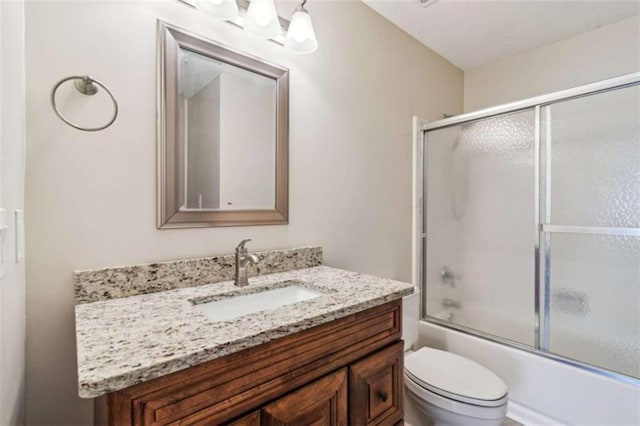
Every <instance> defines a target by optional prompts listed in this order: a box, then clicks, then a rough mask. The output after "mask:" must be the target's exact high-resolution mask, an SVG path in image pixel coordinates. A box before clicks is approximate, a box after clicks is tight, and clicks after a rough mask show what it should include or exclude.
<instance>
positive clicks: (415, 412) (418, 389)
mask: <svg viewBox="0 0 640 426" xmlns="http://www.w3.org/2000/svg"><path fill="white" fill-rule="evenodd" d="M418 297H419V296H418V295H417V294H413V295H411V296H408V297H407V298H405V300H404V301H403V321H404V324H403V337H404V339H405V357H404V383H405V388H404V420H405V425H407V426H430V425H434V426H440V425H461V426H500V425H501V424H502V422H503V420H504V418H505V417H506V415H507V404H508V393H507V387H506V385H505V384H504V382H503V381H502V380H501V379H500V378H499V377H498V376H496V375H495V374H494V373H493V372H492V371H490V370H489V369H487V368H485V367H483V366H482V365H480V364H478V363H476V362H474V361H471V360H469V359H467V358H464V357H462V356H460V355H456V354H454V353H451V352H446V351H441V350H438V349H433V348H428V347H423V348H421V349H419V350H417V351H415V352H413V351H412V350H410V347H411V345H412V344H413V343H415V342H416V341H417V324H413V322H415V323H417V322H418V319H417V315H418V313H417V307H415V308H416V312H415V315H414V313H413V310H414V306H413V305H414V304H416V300H417V298H418Z"/></svg>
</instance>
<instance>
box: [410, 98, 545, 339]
mask: <svg viewBox="0 0 640 426" xmlns="http://www.w3.org/2000/svg"><path fill="white" fill-rule="evenodd" d="M535 133H536V131H535V111H534V109H529V110H525V111H520V112H516V113H512V114H505V115H500V116H497V117H491V118H486V119H482V120H476V121H472V122H468V123H464V124H460V125H455V126H450V127H446V128H442V129H438V130H434V131H429V132H428V133H427V135H426V138H427V140H426V141H425V149H424V155H425V158H424V164H425V168H424V177H425V182H424V194H423V197H424V198H423V199H424V201H425V206H424V212H425V217H424V220H425V223H424V229H425V231H426V248H425V253H423V256H425V257H424V259H423V261H424V263H423V265H425V268H424V273H425V281H426V299H425V300H426V306H425V307H426V312H425V313H426V315H427V316H428V317H430V318H435V319H436V320H443V321H448V322H450V323H453V324H456V325H458V326H463V327H466V328H471V329H473V330H477V331H480V332H483V333H487V334H491V335H493V336H498V337H501V338H504V339H509V340H512V341H515V342H518V343H521V344H525V345H529V346H533V345H534V336H535V312H534V309H533V306H534V296H535V291H534V271H535V264H534V263H535V262H534V259H535V252H534V250H535V243H536V225H537V222H536V215H535V198H536V197H535V176H536V172H535V164H536V161H535V159H536V144H535Z"/></svg>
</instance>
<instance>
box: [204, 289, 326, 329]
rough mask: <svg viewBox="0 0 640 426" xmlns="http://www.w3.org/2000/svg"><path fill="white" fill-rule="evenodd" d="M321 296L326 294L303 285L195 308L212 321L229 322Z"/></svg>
mask: <svg viewBox="0 0 640 426" xmlns="http://www.w3.org/2000/svg"><path fill="white" fill-rule="evenodd" d="M320 296H324V293H321V292H319V291H316V290H312V289H309V288H306V287H303V286H302V285H290V286H287V287H281V288H276V289H273V290H266V291H261V292H259V293H253V294H245V295H235V296H229V297H228V298H224V299H222V300H214V301H211V302H206V303H201V304H196V305H195V306H196V307H197V308H198V309H199V310H200V311H201V312H202V313H203V314H205V315H206V316H207V318H209V319H210V320H211V321H227V320H230V319H233V318H237V317H240V316H242V315H248V314H253V313H255V312H258V311H268V310H271V309H275V308H279V307H280V306H284V305H290V304H292V303H297V302H302V301H304V300H309V299H315V298H316V297H320Z"/></svg>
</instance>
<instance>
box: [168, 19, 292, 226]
mask: <svg viewBox="0 0 640 426" xmlns="http://www.w3.org/2000/svg"><path fill="white" fill-rule="evenodd" d="M158 38H159V56H158V102H159V105H158V107H159V111H158V113H159V117H158V228H185V227H205V226H240V225H270V224H286V223H288V144H289V143H288V138H289V72H288V70H287V69H285V68H282V67H280V66H277V65H273V64H270V63H266V62H264V61H262V60H261V59H258V58H256V57H253V56H249V55H246V54H243V53H240V52H238V51H235V50H233V49H230V48H229V47H226V46H223V45H220V44H218V43H215V42H213V41H210V40H206V39H204V38H201V37H198V36H196V35H193V34H190V33H188V32H186V31H184V30H181V29H178V28H175V27H173V26H171V25H168V24H166V23H164V22H159V23H158Z"/></svg>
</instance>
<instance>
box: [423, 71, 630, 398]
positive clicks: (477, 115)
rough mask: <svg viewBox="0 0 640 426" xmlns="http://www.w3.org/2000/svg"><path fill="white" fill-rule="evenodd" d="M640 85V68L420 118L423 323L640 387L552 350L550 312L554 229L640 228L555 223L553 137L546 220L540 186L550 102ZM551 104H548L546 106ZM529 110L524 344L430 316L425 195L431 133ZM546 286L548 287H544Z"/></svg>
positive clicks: (617, 231) (612, 231) (625, 231)
mask: <svg viewBox="0 0 640 426" xmlns="http://www.w3.org/2000/svg"><path fill="white" fill-rule="evenodd" d="M636 85H640V72H634V73H630V74H625V75H621V76H619V77H614V78H610V79H606V80H602V81H598V82H595V83H590V84H585V85H582V86H578V87H574V88H571V89H566V90H561V91H558V92H553V93H549V94H546V95H542V96H536V97H533V98H529V99H524V100H521V101H517V102H512V103H508V104H503V105H498V106H495V107H491V108H486V109H482V110H478V111H473V112H470V113H466V114H461V115H456V116H453V117H448V118H445V119H442V120H438V121H435V122H431V123H429V122H427V121H425V120H421V119H419V118H417V117H414V120H413V129H414V132H413V133H414V144H413V147H414V150H413V151H414V164H413V187H414V197H413V207H414V208H413V229H414V232H413V241H412V247H413V265H414V267H413V273H412V276H413V283H414V286H416V287H418V288H420V290H421V292H422V293H423V294H422V297H420V318H421V320H422V321H426V322H429V323H433V324H437V325H439V326H442V327H445V328H449V329H452V330H456V331H458V332H461V333H464V334H468V335H472V336H476V337H482V338H485V339H487V340H490V341H493V342H496V343H499V344H503V345H507V346H509V347H513V348H516V349H521V350H524V351H527V352H530V353H534V354H536V355H540V356H543V357H545V358H548V359H552V360H555V361H558V362H561V363H564V364H567V365H571V366H574V367H578V368H581V369H584V370H587V371H591V372H593V373H596V374H598V375H602V376H606V377H609V378H611V379H613V380H615V381H618V382H623V383H628V384H632V385H635V386H637V387H640V379H638V378H635V377H632V376H628V375H626V374H623V373H618V372H615V371H611V370H608V369H606V368H602V367H598V366H595V365H592V364H588V363H585V362H581V361H577V360H575V359H572V358H568V357H564V356H561V355H557V354H554V353H551V352H549V334H550V333H549V311H550V293H551V291H550V286H551V281H550V256H551V253H550V238H551V234H552V233H573V234H591V235H593V234H600V235H602V234H605V235H623V236H633V237H640V228H634V227H592V226H563V225H550V222H551V210H550V208H551V204H550V199H549V198H550V194H551V187H550V186H551V171H550V167H549V166H548V165H549V164H550V146H551V140H550V138H549V137H548V135H547V137H546V138H545V142H546V143H545V147H546V152H545V163H546V164H545V165H546V167H545V178H544V185H545V188H544V196H545V212H544V221H543V222H542V221H541V220H540V219H541V212H540V190H541V181H542V176H541V159H542V154H543V153H542V152H541V140H542V135H541V131H542V130H541V123H542V117H541V114H542V112H543V109H544V111H545V112H546V113H548V112H549V111H550V110H549V108H548V106H549V105H551V104H554V103H557V102H561V101H567V100H571V99H577V98H581V97H584V96H590V95H594V94H597V93H604V92H608V91H612V90H617V89H622V88H625V87H631V86H636ZM545 107H547V108H545ZM525 110H533V111H534V113H535V119H534V120H535V123H534V127H535V129H534V132H535V133H534V138H535V145H534V152H535V159H534V198H535V201H534V209H535V212H534V223H532V224H531V232H534V234H535V240H534V247H533V252H532V253H533V256H534V276H533V288H534V291H535V294H534V309H535V316H534V318H535V320H534V321H535V324H534V345H533V346H529V345H526V344H523V343H520V342H516V341H513V340H510V339H506V338H503V337H500V336H495V335H493V334H489V333H485V332H482V331H479V330H475V329H473V328H470V327H465V326H462V325H458V324H454V323H452V322H450V321H446V320H442V319H440V318H436V317H433V316H429V315H427V306H426V303H425V300H426V293H427V282H426V274H425V263H426V247H427V244H426V242H427V234H426V212H427V209H426V206H427V202H428V200H427V197H428V194H425V192H424V190H425V182H426V174H425V173H424V171H425V168H426V162H427V158H426V155H425V153H426V151H425V145H426V143H427V132H429V131H433V130H438V129H444V128H447V127H451V126H455V125H458V124H462V123H467V122H471V121H476V120H480V119H486V118H490V117H495V116H498V115H503V114H507V113H514V112H520V111H525ZM545 123H546V129H545V131H547V132H548V131H549V123H550V120H549V119H546V120H545ZM542 286H544V287H542ZM542 289H544V292H543V294H544V300H541V293H542V292H541V290H542Z"/></svg>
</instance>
